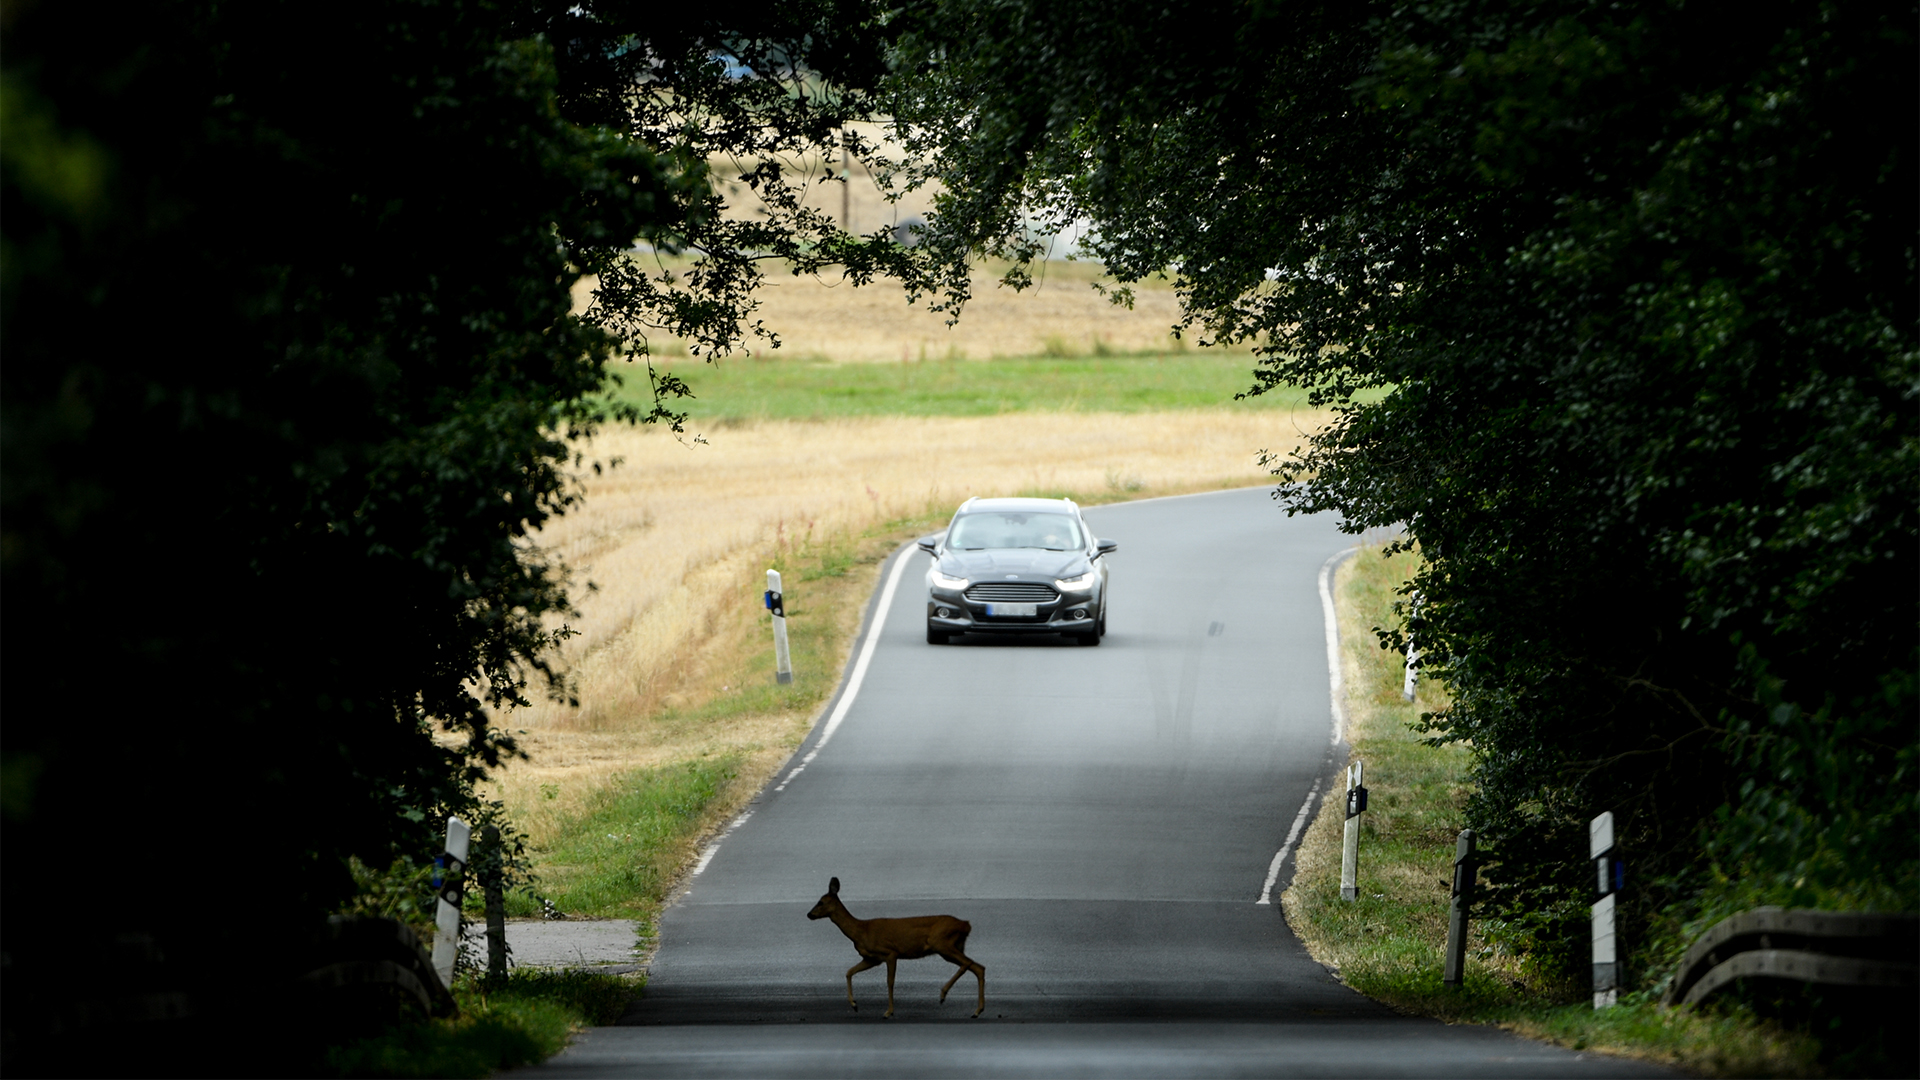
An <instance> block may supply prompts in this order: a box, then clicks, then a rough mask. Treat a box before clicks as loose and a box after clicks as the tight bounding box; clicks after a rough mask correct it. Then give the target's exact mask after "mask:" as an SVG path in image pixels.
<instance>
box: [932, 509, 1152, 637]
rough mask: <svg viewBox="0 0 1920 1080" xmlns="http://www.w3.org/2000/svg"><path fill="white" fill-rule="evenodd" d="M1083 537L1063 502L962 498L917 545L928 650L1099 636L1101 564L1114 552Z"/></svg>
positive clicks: (1103, 591) (1080, 523)
mask: <svg viewBox="0 0 1920 1080" xmlns="http://www.w3.org/2000/svg"><path fill="white" fill-rule="evenodd" d="M1118 547H1119V545H1117V544H1115V543H1114V542H1113V541H1111V540H1101V539H1098V538H1096V537H1095V536H1094V535H1093V533H1092V532H1090V531H1089V530H1088V529H1087V523H1086V521H1085V519H1083V518H1081V516H1080V508H1079V507H1078V506H1075V505H1074V504H1073V501H1072V500H1071V499H968V500H967V501H966V502H964V503H962V504H961V505H960V509H959V510H958V511H956V512H955V513H954V515H953V521H952V522H950V523H949V524H948V525H947V530H946V531H945V532H941V533H935V534H934V535H932V536H929V537H925V538H924V539H922V540H921V541H920V550H922V551H924V552H926V553H927V554H929V555H931V556H933V565H932V566H930V567H928V569H927V642H928V643H929V644H932V645H944V644H946V643H947V641H948V640H949V639H950V638H951V637H952V636H953V635H954V634H1067V635H1070V636H1072V637H1075V638H1078V639H1079V641H1080V644H1082V645H1098V644H1100V638H1101V636H1102V635H1104V634H1105V633H1106V632H1107V560H1106V559H1105V558H1104V556H1106V555H1109V554H1111V553H1112V552H1114V551H1116V550H1118Z"/></svg>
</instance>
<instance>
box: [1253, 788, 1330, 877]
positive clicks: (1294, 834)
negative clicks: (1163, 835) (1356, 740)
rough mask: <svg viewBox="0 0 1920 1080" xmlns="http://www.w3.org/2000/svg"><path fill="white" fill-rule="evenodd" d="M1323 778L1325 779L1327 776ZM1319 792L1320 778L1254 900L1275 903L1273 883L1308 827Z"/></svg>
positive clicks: (1294, 816)
mask: <svg viewBox="0 0 1920 1080" xmlns="http://www.w3.org/2000/svg"><path fill="white" fill-rule="evenodd" d="M1321 779H1325V777H1322V778H1321ZM1319 794H1320V780H1315V781H1314V782H1313V790H1312V791H1309V792H1307V801H1306V802H1303V803H1301V804H1300V812H1299V813H1297V814H1295V815H1293V828H1291V829H1288V830H1287V842H1286V843H1284V844H1281V845H1280V850H1279V851H1277V852H1275V853H1274V856H1273V862H1271V863H1269V864H1268V865H1267V882H1266V884H1264V885H1262V886H1260V899H1258V900H1256V901H1254V903H1256V904H1272V903H1273V883H1274V882H1276V881H1279V880H1280V866H1281V864H1282V863H1284V862H1286V861H1287V853H1288V852H1290V851H1292V850H1293V845H1294V843H1295V842H1296V841H1298V840H1299V839H1300V830H1301V829H1303V828H1306V825H1307V811H1308V810H1310V809H1312V808H1313V800H1314V799H1315V798H1316V797H1317V796H1318V795H1319Z"/></svg>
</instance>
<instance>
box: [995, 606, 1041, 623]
mask: <svg viewBox="0 0 1920 1080" xmlns="http://www.w3.org/2000/svg"><path fill="white" fill-rule="evenodd" d="M1038 614H1040V605H1039V604H988V605H987V616H988V617H989V618H1028V619H1031V618H1033V617H1034V616H1035V615H1038Z"/></svg>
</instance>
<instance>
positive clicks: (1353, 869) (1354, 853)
mask: <svg viewBox="0 0 1920 1080" xmlns="http://www.w3.org/2000/svg"><path fill="white" fill-rule="evenodd" d="M1365 775H1366V763H1365V762H1363V761H1356V762H1354V763H1353V764H1351V765H1349V766H1347V834H1346V837H1345V838H1344V839H1343V840H1342V841H1341V844H1340V899H1342V900H1352V899H1354V898H1355V897H1357V896H1359V895H1360V889H1359V886H1358V884H1357V883H1356V882H1357V878H1358V875H1359V872H1360V815H1361V814H1363V813H1366V810H1367V789H1366V788H1365V787H1364V786H1362V785H1361V783H1360V781H1361V780H1362V779H1363V778H1364V777H1365Z"/></svg>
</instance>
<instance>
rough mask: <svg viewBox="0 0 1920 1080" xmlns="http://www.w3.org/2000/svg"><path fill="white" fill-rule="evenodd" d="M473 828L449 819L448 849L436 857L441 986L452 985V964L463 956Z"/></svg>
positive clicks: (436, 953)
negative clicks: (462, 912) (462, 907)
mask: <svg viewBox="0 0 1920 1080" xmlns="http://www.w3.org/2000/svg"><path fill="white" fill-rule="evenodd" d="M472 839H473V829H472V828H471V827H470V826H468V824H467V823H466V822H464V821H461V820H460V819H459V818H457V817H450V818H448V819H447V850H446V852H445V853H444V854H442V855H441V856H440V857H439V858H437V859H435V860H433V887H434V888H435V889H437V890H438V891H439V893H440V900H439V903H438V904H437V905H435V906H436V908H437V910H436V911H435V912H434V915H435V918H434V928H435V930H436V931H437V932H436V933H435V934H434V935H433V970H434V971H435V972H437V973H439V975H440V985H442V986H446V987H452V986H453V965H454V962H455V961H456V960H458V959H459V958H460V900H461V897H462V896H463V895H464V890H465V887H466V876H467V849H468V846H469V844H470V842H471V841H472Z"/></svg>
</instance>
